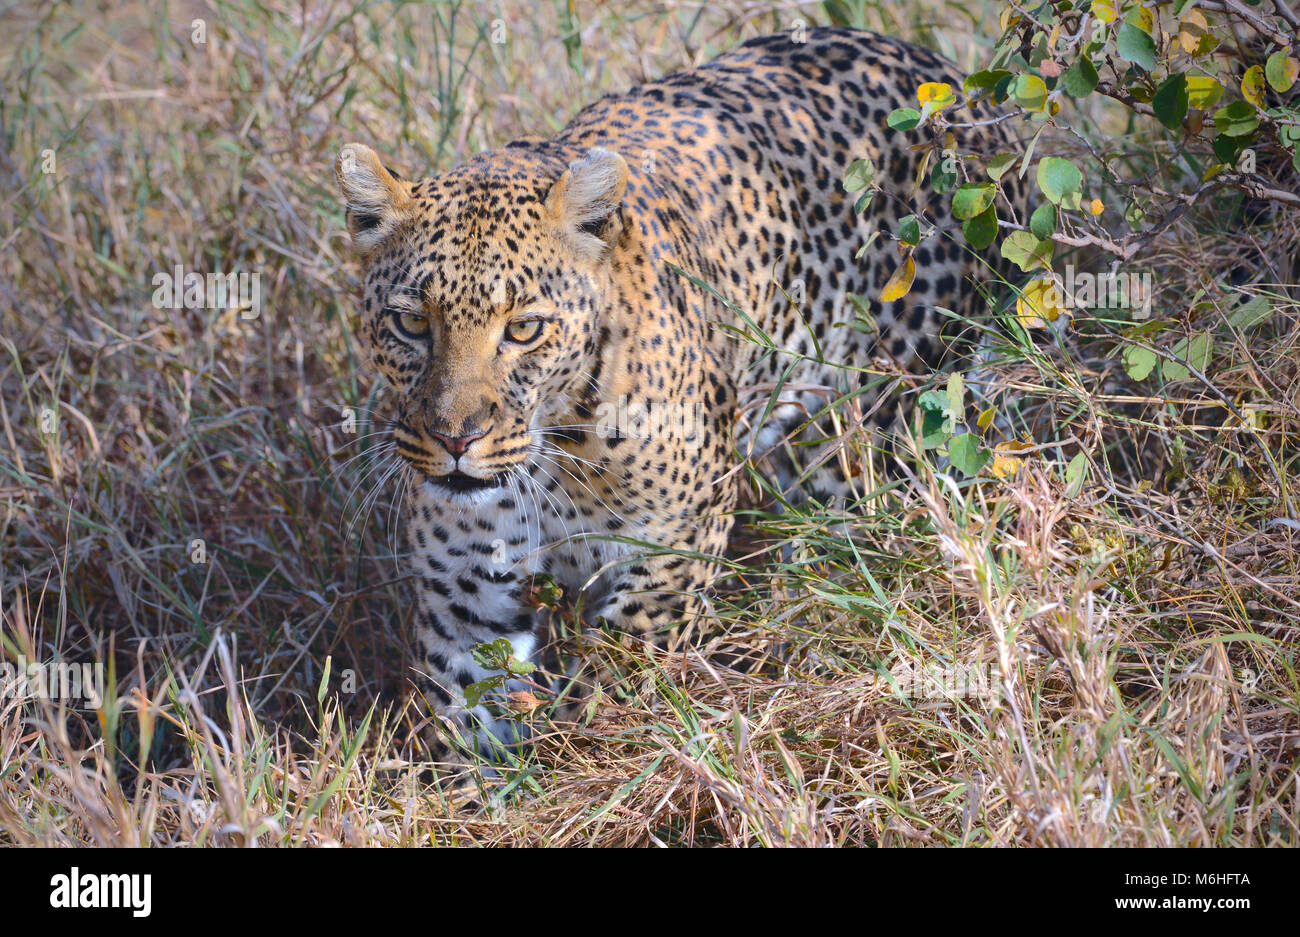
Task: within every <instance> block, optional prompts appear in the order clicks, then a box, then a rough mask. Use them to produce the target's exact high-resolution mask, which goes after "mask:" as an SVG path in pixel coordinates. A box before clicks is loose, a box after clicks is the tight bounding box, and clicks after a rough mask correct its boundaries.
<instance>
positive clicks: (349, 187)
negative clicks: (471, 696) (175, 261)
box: [338, 29, 1004, 745]
mask: <svg viewBox="0 0 1300 937" xmlns="http://www.w3.org/2000/svg"><path fill="white" fill-rule="evenodd" d="M925 81H946V82H949V83H951V84H953V85H954V87H958V86H960V81H961V77H960V75H958V74H957V73H956V72H955V70H954V67H953V66H952V64H951V63H949V62H947V61H945V60H944V59H942V58H940V57H939V56H937V55H935V54H933V53H931V52H929V51H926V50H923V49H919V48H916V47H913V46H910V45H907V44H905V43H903V42H900V41H898V40H895V39H891V38H888V37H884V36H879V35H875V34H872V33H866V32H858V31H852V30H843V29H814V30H810V31H809V32H808V33H807V38H806V41H805V42H797V41H795V37H792V36H791V35H789V34H779V35H773V36H768V37H765V38H761V39H756V40H753V41H750V42H747V43H745V44H744V45H742V46H740V47H739V48H738V49H736V50H734V51H732V52H729V53H727V54H725V55H722V56H720V57H719V58H717V59H716V60H714V61H712V62H710V63H709V64H707V65H704V66H701V67H698V68H691V69H688V70H685V71H681V72H677V73H675V74H673V75H670V76H668V77H667V78H664V79H663V80H660V81H656V82H653V83H649V84H645V85H642V86H639V87H636V88H633V89H631V90H630V91H627V92H625V93H623V94H618V95H613V96H610V97H606V98H604V99H602V100H600V101H597V102H596V103H595V104H593V105H591V106H590V107H588V108H586V109H585V110H583V111H582V112H581V113H580V114H578V115H577V117H576V118H575V119H574V120H573V122H572V123H570V124H569V125H568V127H567V128H565V129H564V130H563V131H562V132H561V133H560V134H559V135H558V136H556V137H555V138H554V139H552V140H544V141H538V140H527V141H519V142H516V143H513V144H511V145H509V146H506V147H504V148H502V149H499V150H495V151H492V152H488V153H484V154H482V155H480V156H478V157H476V158H474V159H473V160H471V161H470V162H468V163H467V164H465V165H463V166H461V167H459V168H457V169H453V170H451V171H450V172H447V173H444V174H442V175H440V176H436V177H434V178H429V179H422V180H419V181H415V182H408V181H405V180H402V179H401V178H400V177H398V176H397V175H395V174H394V173H392V172H390V171H389V170H387V169H385V168H384V166H383V165H382V164H381V163H380V162H379V160H378V158H377V157H376V156H375V154H374V153H373V152H372V151H371V150H370V149H368V148H367V147H364V146H360V145H356V144H352V145H349V146H347V147H345V148H344V150H343V152H342V153H341V155H340V158H339V164H338V177H339V183H340V186H341V189H342V191H343V194H344V198H345V200H346V202H347V208H348V225H349V230H350V231H351V233H352V236H353V239H354V241H355V244H356V246H357V248H358V249H359V251H360V252H361V255H362V259H363V266H364V271H365V293H364V317H363V325H362V335H363V337H364V341H365V344H366V345H367V346H368V348H369V350H370V354H371V357H372V359H373V362H374V364H375V366H376V367H377V368H378V369H379V370H380V371H382V372H383V374H384V375H385V376H386V377H387V378H388V380H389V381H390V382H391V383H392V385H393V387H394V388H395V389H396V391H397V407H398V416H397V420H396V422H395V424H394V429H393V435H394V440H395V442H396V445H397V450H398V452H399V453H400V455H401V456H402V457H403V458H404V459H405V461H406V464H407V465H408V466H409V469H410V472H411V484H410V485H409V495H408V497H407V504H406V509H407V512H408V515H409V522H408V523H409V526H408V539H409V545H410V549H411V558H410V564H411V572H412V573H413V574H414V577H415V582H416V584H417V589H416V593H417V597H416V607H415V609H414V620H415V626H416V629H417V637H418V644H419V648H420V649H421V652H422V655H423V656H422V661H421V665H422V666H421V669H422V670H423V671H424V672H425V673H426V675H427V677H428V678H429V683H430V686H431V688H432V693H433V695H434V696H435V697H436V699H437V702H438V705H439V706H440V707H441V708H442V709H443V711H444V712H445V713H448V714H451V715H455V716H457V717H459V718H462V719H466V718H467V717H468V716H469V714H468V713H466V712H465V707H464V703H465V700H464V695H463V694H464V690H465V688H466V686H468V685H470V684H472V683H475V682H477V681H479V680H481V679H483V678H484V677H486V676H488V674H487V673H486V671H485V670H484V669H483V668H482V667H480V666H479V664H478V663H476V662H475V660H474V657H473V654H472V649H473V648H474V647H475V646H476V645H478V644H480V643H483V642H488V641H492V640H495V639H497V638H501V637H504V638H506V639H508V640H509V641H510V643H511V644H512V646H513V647H514V650H515V654H516V656H518V657H519V658H521V659H525V660H527V659H530V658H533V657H534V656H535V655H536V652H537V644H538V638H537V628H538V619H537V612H535V611H534V609H533V608H532V607H531V606H530V605H529V604H528V603H527V602H525V601H524V593H525V591H526V589H527V588H528V587H529V584H530V582H531V581H532V579H533V577H534V576H536V575H537V574H539V573H547V574H549V575H551V576H553V577H554V578H555V579H556V580H557V581H558V582H560V583H561V584H563V585H564V586H566V587H567V588H568V589H569V590H571V592H574V593H576V592H579V591H581V593H582V595H583V609H584V618H585V620H586V621H587V622H589V623H597V622H600V621H601V620H604V621H605V622H607V623H608V624H610V625H611V626H612V627H613V628H614V629H615V630H617V631H621V632H626V633H630V634H633V635H637V636H641V637H646V638H654V639H655V640H657V641H663V640H665V639H667V638H668V637H670V636H672V635H675V634H678V633H679V632H678V629H677V626H678V625H679V624H680V623H682V622H689V621H691V620H692V618H693V616H695V615H696V613H697V612H698V611H699V610H700V606H701V601H702V596H703V595H704V594H705V592H706V590H707V589H708V588H709V586H710V584H711V582H712V581H713V579H714V577H715V573H716V570H717V567H716V565H715V563H714V562H712V561H711V560H710V559H709V557H715V556H719V555H721V553H722V551H723V549H724V547H725V545H726V543H727V538H728V534H729V532H730V529H731V526H732V519H731V517H730V516H729V514H728V512H729V510H730V509H732V508H733V506H734V505H735V502H736V496H737V492H736V484H737V473H735V472H734V471H731V470H732V469H733V468H734V467H735V466H736V464H737V458H738V456H737V440H736V436H737V422H738V398H737V395H738V391H739V389H740V388H743V387H747V386H748V387H758V388H768V389H769V391H770V388H773V387H777V386H781V387H783V388H785V389H784V390H783V391H782V393H781V395H780V405H779V406H777V407H776V408H775V409H774V410H773V411H772V414H771V418H770V420H769V423H768V424H767V425H766V426H765V427H763V428H762V432H761V433H759V434H758V436H757V439H758V440H759V441H761V440H763V439H779V438H780V437H782V436H783V435H785V434H786V433H788V432H789V431H790V430H791V429H792V428H795V427H797V426H798V425H799V423H800V422H801V421H804V420H806V418H807V414H808V413H810V412H816V411H817V410H818V409H820V408H821V407H823V406H824V404H825V400H826V397H825V395H824V394H820V393H817V392H816V390H815V389H816V388H818V387H823V388H832V389H834V390H835V391H837V392H839V393H845V392H849V391H853V390H855V389H857V387H856V385H857V384H858V383H860V380H859V379H858V378H857V377H856V373H855V372H853V371H844V370H841V369H836V368H832V367H829V366H826V365H822V364H819V363H817V362H818V360H821V358H822V357H823V356H824V359H825V360H828V361H840V362H846V363H851V364H852V363H856V364H859V365H864V366H865V365H868V364H870V363H871V362H872V361H873V359H879V358H882V357H884V358H889V359H891V360H892V361H893V362H894V364H895V365H896V366H898V367H900V368H904V369H918V368H919V369H927V368H930V367H934V366H939V365H941V364H942V363H943V360H944V358H945V355H946V351H945V346H944V342H943V341H942V339H941V334H940V333H941V327H940V326H941V322H942V317H941V316H940V314H939V313H937V312H936V307H937V306H942V307H946V308H950V309H958V310H961V309H964V308H968V307H969V303H970V299H971V296H972V294H973V289H972V288H971V286H970V285H969V283H968V282H967V278H968V276H969V274H970V273H971V272H972V270H973V269H977V268H976V266H975V261H974V260H973V258H972V255H971V252H970V251H969V249H968V248H967V247H966V246H965V244H964V242H963V240H962V238H961V235H960V231H959V230H957V228H956V226H955V225H954V223H953V220H952V218H951V216H950V215H949V214H948V210H947V208H946V202H947V201H948V200H947V199H946V198H941V197H938V196H936V195H934V194H933V193H932V192H931V190H930V188H929V186H928V185H926V184H922V186H921V187H920V189H919V192H914V181H915V179H916V177H917V175H918V171H919V169H920V161H921V159H922V158H923V156H924V155H925V154H927V153H929V154H931V158H932V159H938V158H940V154H939V148H940V147H941V146H942V142H941V139H940V137H939V136H938V135H937V134H936V133H935V132H934V131H933V130H931V129H929V128H926V129H923V130H918V131H914V132H912V133H909V134H900V133H896V132H894V131H891V130H889V129H888V128H887V127H886V123H885V119H886V115H888V114H889V113H890V112H891V111H892V110H894V109H895V108H898V107H902V106H915V105H916V96H915V95H916V89H917V87H918V86H919V85H920V84H921V83H922V82H925ZM947 116H948V119H949V120H950V121H952V123H953V132H954V133H955V134H956V137H957V142H958V148H959V150H961V151H963V152H970V151H973V150H981V149H983V150H985V151H987V150H990V149H995V148H996V147H997V146H999V145H1000V143H1001V142H1004V138H1003V137H1002V136H1001V134H1002V131H1001V130H1000V129H999V125H998V124H996V123H993V124H990V123H989V122H988V121H977V120H976V117H975V115H972V114H971V113H970V111H968V110H965V109H962V110H957V109H955V108H954V112H953V113H952V114H950V115H947ZM981 116H985V117H986V116H987V115H981ZM963 123H967V124H970V123H976V124H977V126H974V127H961V126H960V125H961V124H963ZM858 157H870V158H871V159H872V161H873V162H874V164H875V166H876V167H877V173H878V175H879V177H880V182H881V183H882V186H883V191H882V192H881V194H880V195H878V196H877V197H876V199H875V201H874V202H873V204H872V206H871V207H870V209H869V210H867V211H866V212H865V213H863V214H858V213H856V212H855V210H854V200H855V196H853V195H851V194H849V193H846V192H845V191H844V190H843V188H842V186H841V181H842V179H843V177H844V173H845V170H846V168H847V166H848V165H849V164H850V163H851V162H852V161H853V160H854V159H856V158H858ZM931 165H933V163H931ZM914 212H915V213H917V214H919V215H920V216H921V217H922V218H923V219H924V220H925V221H926V222H927V223H932V224H934V225H935V226H937V231H936V232H935V233H934V235H933V236H931V237H928V238H927V239H926V240H924V241H923V242H922V244H921V246H920V247H919V248H918V250H917V251H916V262H917V274H916V281H915V283H914V284H913V286H912V289H911V291H910V293H909V294H908V295H907V296H906V297H905V298H904V299H902V300H900V301H896V302H892V303H883V304H882V303H880V302H876V301H873V302H872V303H871V312H872V314H873V315H874V318H875V321H876V323H877V325H878V326H879V335H878V336H877V335H876V334H874V333H872V332H871V331H869V330H862V329H854V328H848V327H843V326H842V325H841V324H842V323H845V322H846V321H848V320H852V319H853V318H854V315H853V307H852V306H851V303H850V300H849V298H848V297H849V294H850V293H853V294H859V295H861V296H864V297H875V296H878V295H879V294H880V291H881V288H882V286H883V285H884V283H885V281H886V280H887V278H888V277H889V275H890V273H891V272H892V271H893V269H894V268H895V267H896V266H897V264H898V258H899V253H898V250H897V246H896V244H895V243H894V242H893V241H892V239H891V237H890V236H889V235H888V232H892V231H893V230H894V229H895V227H896V223H897V220H898V219H899V218H901V217H902V216H904V215H907V214H911V213H914ZM876 229H880V230H881V231H882V235H881V236H878V237H877V238H876V240H874V241H873V242H871V246H870V247H869V248H868V249H867V250H866V251H865V252H863V253H862V254H861V256H858V251H859V248H861V247H862V246H863V244H865V243H867V242H868V241H869V239H870V237H871V234H872V232H873V231H874V230H876ZM927 229H928V224H927ZM701 284H707V285H708V286H709V288H704V287H703V286H702V285H701ZM800 286H801V287H802V289H801V290H800V289H799V287H800ZM800 292H801V293H802V302H801V303H800V302H797V300H798V299H799V298H800V297H799V295H798V294H799V293H800ZM746 319H748V320H749V321H748V322H746ZM537 323H540V325H538V324H537ZM736 329H741V330H742V331H743V330H748V331H750V332H751V333H752V334H757V333H758V332H761V333H763V334H765V335H766V336H767V337H768V339H770V341H771V343H773V344H774V345H775V346H777V347H779V348H781V349H784V350H786V351H787V352H795V353H797V355H802V356H807V357H806V358H804V359H803V360H801V362H800V363H799V364H797V365H796V366H795V367H794V369H793V370H790V365H791V362H792V360H795V359H794V358H792V357H791V355H790V354H773V353H770V352H769V351H768V350H767V347H766V343H765V341H762V340H752V341H746V340H742V339H740V338H738V337H737V335H736V331H735V330H736ZM534 330H536V335H535V336H534V335H533V334H532V333H533V332H534ZM849 378H853V380H849ZM860 400H861V402H862V405H863V407H864V408H865V409H866V410H867V411H870V410H871V409H872V405H873V403H874V391H872V392H871V393H867V394H864V395H863V397H862V398H860ZM762 409H763V408H761V407H760V408H759V410H758V411H756V412H761V411H762ZM892 412H893V411H892V410H891V409H889V408H884V407H882V408H879V409H878V410H877V416H876V420H877V422H878V423H880V424H881V425H884V424H886V423H888V421H889V420H890V419H892ZM641 413H650V414H652V415H653V414H660V415H661V416H663V415H666V418H664V419H661V420H660V421H659V422H657V423H656V422H654V421H653V419H652V420H651V421H650V423H651V425H652V426H653V427H654V431H653V432H651V433H648V434H643V433H641V432H638V431H634V430H635V427H633V428H632V429H629V425H630V424H632V423H635V422H636V420H635V419H631V418H629V419H624V418H623V416H624V415H626V414H641ZM754 439H755V437H752V436H751V441H754ZM813 448H815V447H813ZM796 468H798V466H796ZM646 543H648V544H652V545H655V547H656V549H651V550H647V549H645V548H644V547H643V546H639V544H646ZM473 715H474V716H476V717H477V722H476V724H477V725H479V729H478V731H479V732H480V739H481V741H482V742H483V743H484V744H485V745H487V744H488V743H489V742H490V740H491V738H492V737H496V738H500V739H505V740H509V739H511V738H513V736H512V733H511V729H510V725H509V724H508V723H507V722H505V721H502V720H500V719H498V718H495V717H494V715H493V714H492V713H490V712H489V711H488V709H487V708H485V707H484V706H483V705H480V706H478V707H477V709H476V711H475V712H474V713H473Z"/></svg>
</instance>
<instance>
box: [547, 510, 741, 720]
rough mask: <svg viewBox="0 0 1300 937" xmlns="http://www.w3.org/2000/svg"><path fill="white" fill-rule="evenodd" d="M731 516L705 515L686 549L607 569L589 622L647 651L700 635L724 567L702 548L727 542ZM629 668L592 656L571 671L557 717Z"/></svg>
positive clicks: (586, 614)
mask: <svg viewBox="0 0 1300 937" xmlns="http://www.w3.org/2000/svg"><path fill="white" fill-rule="evenodd" d="M730 520H731V519H730V517H722V516H719V517H716V518H714V519H710V520H707V521H706V520H704V519H701V521H700V530H699V533H700V540H699V542H698V543H695V544H686V543H682V544H681V545H680V548H681V552H665V553H662V554H651V555H641V556H637V557H635V558H634V559H631V560H629V561H628V562H626V563H624V564H621V565H620V566H618V567H616V568H615V569H612V570H610V571H609V572H608V573H606V575H605V577H604V582H602V583H600V584H599V585H598V586H597V589H596V593H597V598H596V600H595V601H594V602H592V603H591V604H590V605H587V606H586V607H585V608H584V609H583V612H582V618H583V620H584V621H585V622H586V623H587V628H588V629H589V630H596V629H602V630H605V631H607V632H608V633H609V637H610V638H612V639H613V640H616V641H619V642H620V643H622V644H624V645H625V646H628V647H630V648H631V649H633V651H634V652H635V653H640V654H643V655H654V654H655V653H656V652H657V651H659V650H664V651H675V650H677V649H678V648H680V647H682V646H684V645H685V644H687V643H688V642H690V641H691V640H693V639H694V638H695V637H697V635H698V631H699V629H700V627H701V624H702V622H701V620H700V619H701V616H702V615H703V613H704V612H705V611H706V610H707V606H706V603H705V601H704V598H703V596H704V594H705V592H706V591H707V590H708V589H710V588H711V587H712V585H713V584H714V582H715V580H716V578H717V575H718V570H719V564H718V563H717V562H716V561H711V560H707V559H703V558H701V556H700V552H701V548H702V547H703V548H704V549H706V550H707V549H708V547H707V546H706V544H710V543H716V544H725V542H726V533H727V531H728V530H729V528H730ZM720 549H721V548H720V547H719V550H720ZM628 669H629V668H627V667H625V666H623V665H622V664H621V663H620V662H618V661H607V660H605V659H604V656H603V655H600V656H595V657H588V658H587V659H586V660H585V661H584V662H583V664H582V665H581V666H580V667H577V668H575V669H573V670H572V671H571V672H570V675H569V678H568V687H567V689H566V691H565V694H564V695H565V700H564V703H563V705H562V707H561V708H560V710H559V712H558V713H557V715H558V717H559V718H560V719H562V720H565V719H573V718H575V717H576V715H577V714H578V712H579V711H580V710H581V708H582V705H583V704H584V703H585V701H586V700H587V699H590V697H591V695H592V693H593V692H595V690H596V688H597V687H600V689H601V692H610V691H611V690H612V688H613V687H614V686H615V685H616V684H617V683H619V682H620V680H621V679H622V677H623V676H624V673H625V672H626V671H627V670H628ZM631 669H632V670H635V669H636V668H631Z"/></svg>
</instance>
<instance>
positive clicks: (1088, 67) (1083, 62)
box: [1061, 55, 1101, 99]
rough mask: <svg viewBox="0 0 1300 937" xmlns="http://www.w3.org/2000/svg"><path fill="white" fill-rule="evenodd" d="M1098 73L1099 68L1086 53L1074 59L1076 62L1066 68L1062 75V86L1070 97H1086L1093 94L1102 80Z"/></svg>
mask: <svg viewBox="0 0 1300 937" xmlns="http://www.w3.org/2000/svg"><path fill="white" fill-rule="evenodd" d="M1100 80H1101V79H1100V76H1098V74H1097V68H1096V66H1094V65H1093V64H1092V60H1091V59H1090V58H1088V57H1087V56H1086V55H1081V56H1079V57H1078V58H1077V59H1075V60H1074V64H1073V65H1071V66H1070V67H1069V68H1067V69H1066V70H1065V74H1064V75H1062V76H1061V87H1062V88H1064V89H1065V93H1066V94H1068V95H1069V96H1070V97H1072V98H1075V99H1078V98H1086V97H1087V96H1088V95H1090V94H1092V92H1093V89H1095V88H1096V87H1097V82H1098V81H1100Z"/></svg>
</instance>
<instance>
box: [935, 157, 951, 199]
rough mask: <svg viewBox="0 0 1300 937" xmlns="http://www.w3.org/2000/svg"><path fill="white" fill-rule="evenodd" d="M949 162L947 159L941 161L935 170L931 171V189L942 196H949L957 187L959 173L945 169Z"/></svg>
mask: <svg viewBox="0 0 1300 937" xmlns="http://www.w3.org/2000/svg"><path fill="white" fill-rule="evenodd" d="M948 162H949V160H948V159H946V158H945V159H941V160H939V162H938V164H936V165H935V167H934V169H932V170H930V188H932V189H934V191H935V192H937V193H938V194H940V195H947V194H948V193H949V192H951V191H952V190H953V188H954V187H955V186H956V185H957V171H956V170H955V169H945V168H944V167H945V166H947V165H948Z"/></svg>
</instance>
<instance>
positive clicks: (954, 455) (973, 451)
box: [948, 433, 990, 478]
mask: <svg viewBox="0 0 1300 937" xmlns="http://www.w3.org/2000/svg"><path fill="white" fill-rule="evenodd" d="M989 458H990V456H989V451H988V450H987V449H985V448H983V447H982V446H980V441H979V437H978V436H976V435H975V434H974V433H962V434H961V435H960V436H954V437H953V438H952V442H950V443H948V461H949V462H951V463H952V466H953V468H955V469H957V470H958V471H959V472H961V473H962V474H963V475H965V476H966V477H967V478H973V477H974V476H976V475H978V474H979V473H980V470H981V469H983V468H984V466H985V465H987V464H988V462H989Z"/></svg>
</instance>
